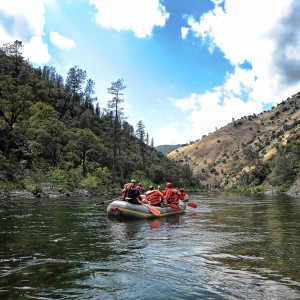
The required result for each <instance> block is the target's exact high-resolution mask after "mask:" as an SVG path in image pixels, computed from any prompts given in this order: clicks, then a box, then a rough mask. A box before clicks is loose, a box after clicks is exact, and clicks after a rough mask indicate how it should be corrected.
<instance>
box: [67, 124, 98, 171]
mask: <svg viewBox="0 0 300 300" xmlns="http://www.w3.org/2000/svg"><path fill="white" fill-rule="evenodd" d="M75 135H76V137H75V139H74V140H73V141H71V142H70V145H69V147H70V149H72V150H73V151H74V152H75V153H76V154H77V155H78V156H79V158H80V160H81V165H82V176H83V177H86V176H87V163H88V161H89V159H90V158H91V157H92V155H93V153H94V152H97V151H98V149H99V138H98V137H97V136H96V135H95V134H94V133H93V132H92V131H91V130H90V129H88V128H84V129H79V130H77V132H76V134H75Z"/></svg>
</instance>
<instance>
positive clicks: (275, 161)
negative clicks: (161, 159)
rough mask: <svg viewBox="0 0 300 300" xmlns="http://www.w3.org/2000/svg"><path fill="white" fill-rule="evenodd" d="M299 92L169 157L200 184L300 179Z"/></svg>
mask: <svg viewBox="0 0 300 300" xmlns="http://www.w3.org/2000/svg"><path fill="white" fill-rule="evenodd" d="M299 107H300V92H299V93H297V94H295V95H293V96H292V97H290V98H288V99H287V100H286V101H282V102H281V103H280V104H278V105H277V107H273V108H272V109H271V110H269V111H266V112H263V113H260V114H258V115H256V114H253V115H251V116H245V117H242V118H241V119H238V120H235V121H233V122H231V123H229V124H227V125H226V126H224V127H222V128H220V129H219V130H217V131H215V132H213V133H211V134H209V135H207V136H204V137H202V138H201V139H199V140H197V141H196V142H194V143H190V144H188V145H185V146H183V147H180V148H177V149H175V150H173V151H172V152H171V153H169V154H168V155H167V156H168V157H169V158H171V159H173V160H175V161H176V162H178V163H180V164H182V165H186V164H187V165H188V166H189V167H190V168H191V169H192V171H193V174H194V175H196V177H197V178H198V179H199V182H200V183H201V185H202V186H204V187H207V188H218V189H219V188H221V189H232V188H240V187H243V186H244V187H256V186H259V185H265V186H267V185H273V186H277V187H278V186H280V185H284V184H286V185H289V184H291V183H293V182H295V181H296V180H297V178H298V179H299V178H300V177H299V176H300V174H299V173H300V109H299Z"/></svg>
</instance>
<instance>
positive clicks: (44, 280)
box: [0, 193, 300, 300]
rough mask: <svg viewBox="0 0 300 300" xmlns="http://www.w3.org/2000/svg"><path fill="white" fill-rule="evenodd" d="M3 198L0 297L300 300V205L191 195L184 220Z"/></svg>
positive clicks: (290, 200)
mask: <svg viewBox="0 0 300 300" xmlns="http://www.w3.org/2000/svg"><path fill="white" fill-rule="evenodd" d="M100 200H103V199H99V198H80V199H70V198H66V199H36V200H32V199H28V200H26V199H25V200H14V199H11V200H4V199H1V200H0V215H1V219H0V242H1V244H0V299H95V300H96V299H98V300H102V299H103V300H104V299H105V300H111V299H113V300H119V299H124V300H128V299H135V300H137V299H151V300H152V299H164V300H165V299H251V300H252V299H259V300H261V299H272V300H273V299H300V197H289V196H267V195H245V194H231V193H220V194H203V193H199V194H191V195H190V202H192V203H196V204H197V205H198V207H197V208H191V207H187V210H186V213H185V214H183V215H178V216H173V217H168V218H162V219H153V220H122V219H121V220H119V219H116V218H114V217H108V216H107V213H106V205H95V203H96V202H98V201H100Z"/></svg>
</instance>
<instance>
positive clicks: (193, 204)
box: [186, 202, 198, 208]
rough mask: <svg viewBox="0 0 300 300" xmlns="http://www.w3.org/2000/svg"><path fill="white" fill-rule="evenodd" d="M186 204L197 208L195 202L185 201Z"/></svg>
mask: <svg viewBox="0 0 300 300" xmlns="http://www.w3.org/2000/svg"><path fill="white" fill-rule="evenodd" d="M186 205H188V206H190V207H192V208H197V207H198V205H197V204H196V203H190V202H188V203H186Z"/></svg>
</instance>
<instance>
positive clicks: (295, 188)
mask: <svg viewBox="0 0 300 300" xmlns="http://www.w3.org/2000/svg"><path fill="white" fill-rule="evenodd" d="M118 194H119V193H118V191H114V192H111V193H107V194H105V195H104V194H101V193H99V192H91V191H87V190H84V189H75V190H72V191H71V190H65V189H61V190H52V189H47V190H44V191H41V192H29V191H25V190H13V191H10V192H4V191H1V190H0V199H1V198H13V199H35V198H46V199H47V198H52V199H54V198H67V197H72V198H74V197H76V198H77V197H92V196H112V195H118ZM265 194H276V192H275V190H274V189H272V190H266V191H265ZM286 195H289V196H297V195H300V179H299V180H296V181H295V182H294V184H293V185H292V186H291V187H290V189H289V190H288V192H286Z"/></svg>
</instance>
